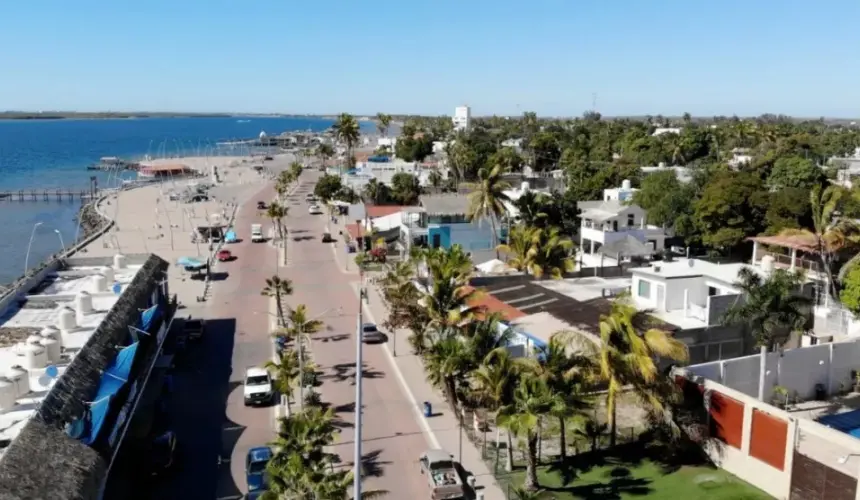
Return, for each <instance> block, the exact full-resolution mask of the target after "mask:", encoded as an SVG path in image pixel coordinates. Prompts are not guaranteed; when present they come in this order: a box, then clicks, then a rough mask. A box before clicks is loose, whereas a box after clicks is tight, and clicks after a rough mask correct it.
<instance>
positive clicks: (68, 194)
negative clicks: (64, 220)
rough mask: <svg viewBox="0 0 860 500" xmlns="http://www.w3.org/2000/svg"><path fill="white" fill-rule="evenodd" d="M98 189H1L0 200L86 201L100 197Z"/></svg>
mask: <svg viewBox="0 0 860 500" xmlns="http://www.w3.org/2000/svg"><path fill="white" fill-rule="evenodd" d="M98 196H99V190H98V189H19V190H15V191H11V190H9V191H0V201H10V202H12V201H21V202H24V201H26V202H34V201H38V202H46V201H48V202H54V201H56V202H75V201H79V202H81V203H86V202H87V201H89V200H93V199H95V198H98Z"/></svg>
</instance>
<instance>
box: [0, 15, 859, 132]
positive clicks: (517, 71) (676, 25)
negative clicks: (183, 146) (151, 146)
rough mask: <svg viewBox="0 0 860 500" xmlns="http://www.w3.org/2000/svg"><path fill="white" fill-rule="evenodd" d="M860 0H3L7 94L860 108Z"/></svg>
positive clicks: (192, 102)
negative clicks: (595, 99) (132, 0)
mask: <svg viewBox="0 0 860 500" xmlns="http://www.w3.org/2000/svg"><path fill="white" fill-rule="evenodd" d="M857 19H860V2H858V1H857V0H823V1H821V2H809V1H801V0H745V1H740V0H722V1H718V2H717V1H700V0H694V1H690V0H686V1H683V0H656V1H651V2H648V1H645V0H602V1H598V0H530V1H525V0H495V1H491V0H433V1H429V0H424V1H408V0H406V1H404V0H374V1H364V2H361V1H358V0H314V1H300V0H254V1H240V0H171V1H168V0H145V1H141V2H123V1H119V2H108V1H105V0H75V1H69V0H27V1H4V2H2V3H0V26H2V29H0V47H2V49H0V68H2V69H0V109H24V110H49V109H63V110H86V111H95V110H117V111H122V110H164V111H245V112H283V113H336V112H341V111H347V112H352V113H362V114H363V113H375V112H377V111H386V112H389V113H424V114H451V112H452V111H453V108H454V107H455V106H457V105H460V104H469V105H470V106H472V109H473V113H475V114H477V115H488V114H518V113H521V112H522V111H528V110H533V111H537V112H538V113H539V114H540V115H551V116H570V115H579V114H581V113H582V112H583V111H584V110H586V109H590V108H591V105H592V95H593V94H594V93H596V94H597V109H598V111H600V112H601V113H603V114H605V115H620V114H628V115H641V114H652V115H657V114H664V115H673V114H674V115H677V114H680V113H683V112H684V111H689V112H691V113H693V114H694V115H704V116H711V115H715V114H724V115H731V114H738V115H751V114H761V113H765V112H772V113H785V114H793V115H798V116H813V117H818V116H822V115H825V116H842V117H858V116H860V85H858V82H860V64H857V61H858V49H860V29H857Z"/></svg>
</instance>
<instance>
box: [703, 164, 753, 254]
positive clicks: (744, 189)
mask: <svg viewBox="0 0 860 500" xmlns="http://www.w3.org/2000/svg"><path fill="white" fill-rule="evenodd" d="M766 210H767V191H765V190H764V186H763V185H762V183H761V181H760V180H759V179H758V178H757V177H755V176H754V175H752V174H750V173H747V172H734V171H720V172H717V173H716V174H715V175H714V176H713V177H712V178H711V179H710V181H709V182H708V183H707V185H706V186H705V188H704V191H703V193H702V197H701V198H699V199H698V200H697V201H696V202H695V204H694V219H695V221H696V224H697V226H698V227H699V229H700V230H701V232H702V242H703V243H704V244H706V245H708V246H710V247H711V248H715V249H718V250H722V251H729V252H730V251H732V250H735V249H737V248H738V247H739V246H740V245H741V244H742V243H743V241H744V238H746V237H747V236H750V235H755V234H758V233H760V232H761V231H762V229H763V223H762V222H763V220H764V214H765V212H766Z"/></svg>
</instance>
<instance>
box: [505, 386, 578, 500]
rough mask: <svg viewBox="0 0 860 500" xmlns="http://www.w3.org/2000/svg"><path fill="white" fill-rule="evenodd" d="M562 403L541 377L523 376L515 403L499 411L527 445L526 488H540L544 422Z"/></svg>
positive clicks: (515, 393)
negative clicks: (541, 437) (540, 445)
mask: <svg viewBox="0 0 860 500" xmlns="http://www.w3.org/2000/svg"><path fill="white" fill-rule="evenodd" d="M560 404H563V402H562V401H561V400H560V397H559V396H558V395H556V394H553V393H552V391H551V390H550V389H549V387H548V386H547V385H546V382H545V381H544V380H542V379H541V378H540V377H536V376H534V375H529V374H523V375H522V376H520V380H519V382H518V384H517V387H516V388H515V389H514V394H513V400H512V401H511V403H510V404H507V405H505V406H503V407H502V408H501V410H499V424H500V425H501V426H502V427H505V428H506V429H508V430H509V431H510V432H513V433H514V434H515V435H516V436H517V437H519V438H521V439H523V440H524V441H525V445H526V480H525V485H524V486H523V487H524V488H525V489H527V490H529V491H535V490H537V489H539V487H540V485H539V484H538V478H537V466H538V456H537V451H538V450H537V446H538V432H539V429H540V422H541V419H542V418H543V417H544V416H546V415H549V414H550V413H552V412H553V410H554V409H555V408H556V407H557V406H558V405H560Z"/></svg>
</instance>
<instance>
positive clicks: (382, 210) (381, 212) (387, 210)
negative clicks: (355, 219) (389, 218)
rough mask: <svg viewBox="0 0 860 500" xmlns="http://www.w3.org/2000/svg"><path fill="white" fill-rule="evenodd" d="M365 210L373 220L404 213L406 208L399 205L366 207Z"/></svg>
mask: <svg viewBox="0 0 860 500" xmlns="http://www.w3.org/2000/svg"><path fill="white" fill-rule="evenodd" d="M364 208H365V211H366V212H367V216H368V217H370V218H371V219H375V218H377V217H385V216H386V215H391V214H396V213H397V212H402V211H403V209H404V208H406V207H402V206H399V205H366V206H365V207H364Z"/></svg>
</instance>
